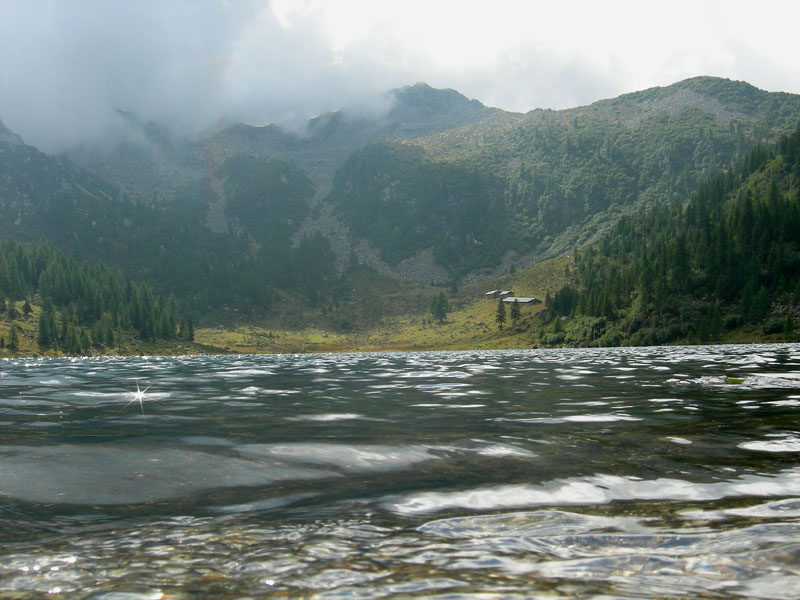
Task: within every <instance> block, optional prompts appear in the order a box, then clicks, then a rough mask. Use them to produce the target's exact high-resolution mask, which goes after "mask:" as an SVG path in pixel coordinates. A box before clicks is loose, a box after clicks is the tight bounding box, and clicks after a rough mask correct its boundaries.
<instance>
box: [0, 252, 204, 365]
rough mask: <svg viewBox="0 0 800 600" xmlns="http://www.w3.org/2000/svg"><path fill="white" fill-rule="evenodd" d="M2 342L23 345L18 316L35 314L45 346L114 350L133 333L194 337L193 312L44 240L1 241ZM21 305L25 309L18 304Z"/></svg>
mask: <svg viewBox="0 0 800 600" xmlns="http://www.w3.org/2000/svg"><path fill="white" fill-rule="evenodd" d="M0 290H2V294H0V320H2V321H7V322H8V323H9V326H8V328H7V330H6V332H5V334H4V335H2V336H0V342H1V343H0V346H2V347H3V348H8V349H9V350H11V351H16V350H17V349H18V348H19V346H20V339H19V336H20V335H21V334H20V333H19V331H20V329H21V326H20V324H18V322H19V321H21V320H22V321H25V320H30V319H32V318H33V312H34V308H33V305H34V303H35V304H36V305H37V306H40V309H38V310H37V311H36V312H37V313H38V317H37V327H36V332H37V334H36V345H37V347H38V349H39V350H40V351H46V350H48V349H53V350H60V351H63V352H66V353H69V354H87V353H91V352H93V351H102V350H103V349H112V348H115V347H116V346H117V345H119V344H120V343H121V342H122V340H123V339H124V338H125V337H126V336H129V335H135V336H136V337H138V338H139V339H141V340H144V341H150V342H153V341H156V340H166V341H172V340H177V339H184V340H191V339H193V336H194V333H193V324H192V320H191V317H189V316H187V315H185V314H183V313H181V311H180V309H179V307H178V302H177V300H176V299H175V297H174V296H170V297H169V298H165V297H163V296H161V295H159V294H155V293H154V292H153V291H152V289H151V288H150V286H149V285H148V284H146V283H138V284H137V283H134V282H132V281H130V280H126V279H125V278H124V277H122V275H121V274H120V273H119V272H117V271H115V270H113V269H109V268H108V267H107V266H106V265H104V264H103V263H100V262H96V261H93V262H78V261H76V260H75V259H72V258H69V257H68V256H66V255H65V254H64V253H62V252H60V251H58V250H56V249H55V248H54V247H53V246H52V244H50V243H49V242H47V241H45V240H42V241H39V242H37V243H34V244H19V243H16V242H13V241H9V240H3V241H0ZM20 305H21V308H20Z"/></svg>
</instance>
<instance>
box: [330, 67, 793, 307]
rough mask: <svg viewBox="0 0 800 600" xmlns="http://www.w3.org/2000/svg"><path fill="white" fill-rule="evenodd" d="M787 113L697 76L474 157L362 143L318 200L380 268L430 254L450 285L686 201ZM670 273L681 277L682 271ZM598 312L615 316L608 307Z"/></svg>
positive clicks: (488, 141)
mask: <svg viewBox="0 0 800 600" xmlns="http://www.w3.org/2000/svg"><path fill="white" fill-rule="evenodd" d="M798 111H800V97H798V96H794V95H789V94H770V93H767V92H763V91H761V90H757V89H756V88H753V87H752V86H749V85H747V84H742V83H740V82H732V81H727V80H720V79H714V78H696V79H692V80H689V81H685V82H681V83H680V84H676V85H674V86H669V87H667V88H655V89H653V90H647V91H645V92H640V93H637V94H629V95H626V96H622V97H620V98H617V99H615V100H609V101H602V102H597V103H595V104H593V105H591V106H588V107H582V108H577V109H571V110H569V111H534V112H532V113H530V114H529V115H527V116H526V118H525V119H524V120H522V121H520V123H519V125H516V126H513V127H508V128H506V129H504V130H503V131H501V132H493V133H492V135H486V136H484V140H483V143H480V144H478V145H477V146H476V147H475V148H474V149H473V150H472V151H471V152H465V153H459V154H449V153H448V152H447V151H446V150H444V151H442V152H441V153H440V154H436V153H434V152H435V151H425V150H423V149H422V148H420V147H418V146H414V145H411V144H408V143H393V144H389V143H384V144H375V145H372V146H369V147H367V148H364V149H363V150H361V151H358V152H356V153H355V154H353V155H352V156H351V157H350V159H349V160H348V161H347V162H346V163H345V164H344V165H343V166H342V167H341V169H339V171H338V172H337V173H336V176H335V180H334V185H333V189H332V190H331V192H330V195H329V196H328V201H330V202H331V203H333V204H334V206H335V208H336V210H337V211H338V214H339V215H340V216H341V217H342V219H343V220H344V221H345V222H347V223H348V224H349V225H350V227H351V229H352V230H353V232H354V233H355V234H356V235H357V236H359V237H363V238H366V239H368V240H369V241H370V242H371V243H372V244H373V245H374V246H375V247H376V248H378V249H379V250H380V251H381V256H382V258H383V259H384V260H386V261H387V262H389V263H391V264H397V263H398V262H399V261H401V260H403V259H405V258H408V257H411V256H413V255H414V254H415V253H416V252H418V251H420V250H423V249H426V248H430V247H433V249H434V255H435V258H436V260H437V262H438V263H439V264H441V265H444V266H445V267H447V268H448V269H450V270H451V272H453V273H455V274H461V273H464V272H466V271H470V270H474V269H478V268H481V267H484V266H490V265H496V264H497V263H498V262H499V260H500V258H501V257H502V256H503V255H504V254H505V253H506V252H508V251H511V250H513V251H515V252H517V253H526V252H537V253H541V254H545V255H553V254H556V253H559V252H562V251H564V250H566V249H568V248H569V247H571V246H573V245H574V244H576V243H577V244H581V243H583V242H585V241H586V240H588V239H590V238H591V237H592V236H594V235H595V234H597V233H598V232H600V231H602V230H604V229H607V228H609V227H610V226H611V225H613V224H614V223H616V222H617V221H618V220H619V218H620V217H621V216H624V215H633V214H636V213H638V212H640V211H641V210H642V209H644V208H646V207H648V206H659V205H664V204H667V203H670V202H672V201H673V200H675V199H680V198H686V197H688V196H689V194H690V193H691V192H692V191H693V190H695V189H696V187H697V185H698V182H700V181H702V180H703V178H704V177H705V176H706V174H707V173H709V172H713V171H715V170H718V169H720V168H722V167H725V166H727V165H729V164H731V163H732V162H733V161H737V162H738V161H742V160H743V159H744V158H745V156H746V155H747V153H748V150H749V149H750V148H751V146H752V145H753V143H755V142H756V141H760V140H762V139H765V138H767V137H768V136H769V135H772V132H774V131H787V130H788V128H789V127H791V125H788V123H789V122H790V121H789V119H792V120H794V119H796V115H797V113H798ZM432 145H433V146H434V147H436V144H435V143H434V144H432ZM786 150H787V152H789V151H796V150H793V147H791V146H787V148H786ZM747 160H748V161H749V163H748V168H749V169H751V171H752V170H753V169H755V168H757V167H758V165H759V164H761V163H762V161H763V160H764V157H763V156H762V155H760V154H758V153H757V152H751V153H750V154H749V155H747ZM675 251H677V252H679V253H680V251H681V249H680V248H676V249H675ZM677 266H678V269H677V270H675V272H674V273H673V276H674V277H676V278H679V277H681V276H682V273H681V271H680V266H683V267H684V268H686V267H687V265H686V263H685V262H684V263H683V264H682V265H680V264H678V265H677ZM595 302H597V303H599V304H600V305H601V307H600V308H599V309H598V310H599V311H603V310H605V312H606V313H608V314H610V313H612V312H613V310H614V305H615V299H614V298H605V299H603V298H596V299H595ZM603 305H604V306H605V309H603V308H602V306H603Z"/></svg>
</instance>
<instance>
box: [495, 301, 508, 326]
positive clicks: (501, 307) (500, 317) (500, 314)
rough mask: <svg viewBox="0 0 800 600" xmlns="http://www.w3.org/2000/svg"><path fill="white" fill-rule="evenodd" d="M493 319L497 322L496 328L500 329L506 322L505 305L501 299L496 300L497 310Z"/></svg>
mask: <svg viewBox="0 0 800 600" xmlns="http://www.w3.org/2000/svg"><path fill="white" fill-rule="evenodd" d="M494 320H495V322H496V323H497V328H498V329H502V328H503V325H505V323H506V305H505V303H504V302H503V299H502V298H501V299H500V300H498V301H497V312H496V313H495V316H494Z"/></svg>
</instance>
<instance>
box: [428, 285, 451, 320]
mask: <svg viewBox="0 0 800 600" xmlns="http://www.w3.org/2000/svg"><path fill="white" fill-rule="evenodd" d="M449 310H450V303H449V302H448V301H447V296H445V295H444V292H439V293H438V294H437V295H436V296H434V297H433V300H431V315H433V316H434V317H435V318H436V319H438V320H439V323H442V322H444V320H445V318H446V317H447V313H448V311H449Z"/></svg>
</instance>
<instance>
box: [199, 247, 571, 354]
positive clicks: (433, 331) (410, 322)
mask: <svg viewBox="0 0 800 600" xmlns="http://www.w3.org/2000/svg"><path fill="white" fill-rule="evenodd" d="M571 265H572V255H571V254H567V255H563V256H561V257H559V258H556V259H553V260H549V261H545V262H543V263H539V264H536V265H533V266H531V267H528V268H527V269H524V270H520V271H518V272H517V273H515V274H513V275H505V276H503V277H500V278H499V279H496V280H493V281H489V282H481V283H472V284H468V285H464V286H463V287H462V288H461V289H460V290H459V291H458V293H457V294H456V295H455V297H453V298H451V300H450V301H451V304H453V310H452V311H451V312H450V313H449V314H448V315H447V319H446V321H445V322H444V323H441V324H439V323H431V319H430V315H429V314H427V313H424V312H421V311H412V312H408V313H405V314H400V315H396V316H393V317H389V318H386V319H384V320H382V321H381V322H380V323H379V324H377V325H375V326H373V327H371V328H369V329H367V330H364V331H359V332H356V333H334V332H331V331H326V330H323V329H306V330H303V331H285V330H279V329H267V328H262V327H256V326H253V325H245V326H240V327H236V328H234V329H222V328H200V329H197V330H196V331H195V337H196V340H197V342H199V343H201V344H203V345H204V346H213V347H215V348H219V349H220V350H222V351H228V352H347V351H366V352H369V351H381V350H455V349H498V348H526V347H530V346H533V345H535V341H536V332H537V329H538V326H539V324H540V323H539V318H538V316H539V313H540V312H541V311H542V310H544V307H543V305H538V306H523V307H521V308H522V318H521V320H520V322H519V324H518V325H517V326H516V327H512V326H511V325H510V320H509V322H508V323H507V324H506V327H504V328H503V329H498V327H497V324H496V323H495V311H496V309H497V301H495V300H486V299H485V298H484V293H485V292H486V291H487V290H490V289H495V288H503V289H513V290H514V292H515V293H516V294H518V295H520V296H535V297H537V298H540V299H544V297H545V295H546V294H547V293H550V294H553V293H554V292H555V291H556V290H558V289H559V288H560V287H561V286H562V285H564V283H565V282H566V280H567V278H568V271H567V270H568V269H569V267H570V266H571ZM420 293H421V292H420V290H419V289H416V288H414V289H409V290H408V291H407V294H408V296H409V297H416V296H418V295H419V294H420ZM425 293H426V297H427V298H432V297H433V295H434V294H436V293H438V288H437V289H434V288H429V289H427V290H426V292H425ZM425 305H427V303H425Z"/></svg>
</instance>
